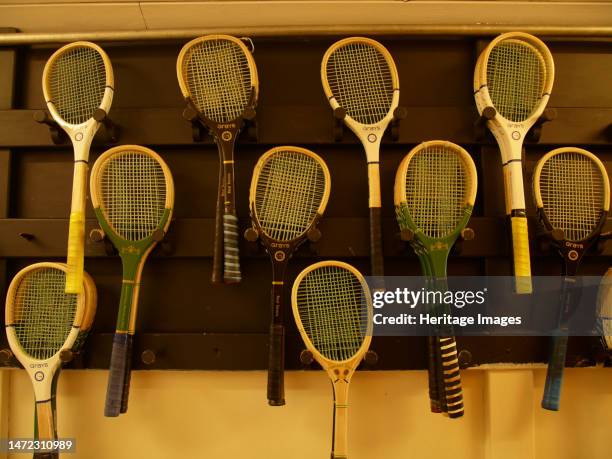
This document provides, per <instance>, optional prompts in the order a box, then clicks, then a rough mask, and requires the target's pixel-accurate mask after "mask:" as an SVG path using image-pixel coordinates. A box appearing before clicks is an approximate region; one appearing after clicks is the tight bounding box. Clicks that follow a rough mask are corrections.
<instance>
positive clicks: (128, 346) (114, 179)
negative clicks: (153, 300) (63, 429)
mask: <svg viewBox="0 0 612 459" xmlns="http://www.w3.org/2000/svg"><path fill="white" fill-rule="evenodd" d="M91 201H92V204H93V207H94V211H95V213H96V217H97V218H98V222H99V223H100V227H101V228H102V230H103V231H104V233H105V234H106V237H108V238H109V239H110V240H111V242H112V243H113V245H114V246H115V247H116V248H117V250H118V252H119V256H120V257H121V262H122V265H123V281H122V287H121V299H120V301H119V313H118V317H117V329H116V332H115V337H114V339H113V350H112V353H111V361H110V373H109V378H108V388H107V392H106V404H105V408H104V415H105V416H118V415H119V413H124V412H125V411H127V400H128V391H129V382H130V366H131V353H132V343H133V337H134V332H135V327H136V315H137V306H138V293H139V289H140V277H141V274H142V268H143V266H144V263H145V261H146V259H147V256H148V255H149V253H150V252H151V250H153V247H155V245H156V244H157V242H158V241H160V240H161V239H163V236H164V234H165V233H166V231H167V230H168V226H169V225H170V219H171V217H172V209H173V206H174V183H173V180H172V174H171V173H170V169H169V168H168V166H167V165H166V163H165V162H164V160H163V159H162V158H161V157H160V156H159V155H158V154H157V153H155V152H154V151H153V150H150V149H149V148H145V147H141V146H136V145H123V146H119V147H115V148H111V149H110V150H108V151H106V152H105V153H104V154H103V155H102V156H100V157H99V158H98V160H97V161H96V162H95V164H94V166H93V169H92V172H91Z"/></svg>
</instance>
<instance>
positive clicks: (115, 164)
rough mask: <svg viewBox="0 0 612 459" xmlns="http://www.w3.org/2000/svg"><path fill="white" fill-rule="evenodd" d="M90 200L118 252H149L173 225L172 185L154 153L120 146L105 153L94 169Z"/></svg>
mask: <svg viewBox="0 0 612 459" xmlns="http://www.w3.org/2000/svg"><path fill="white" fill-rule="evenodd" d="M90 188H91V201H92V204H93V206H94V210H95V211H96V216H97V217H98V220H99V222H100V224H101V226H102V229H103V230H104V232H105V233H106V235H107V236H109V237H110V238H111V240H112V241H113V243H114V244H115V246H116V247H117V249H118V250H119V253H120V254H123V253H124V252H126V251H127V252H128V253H130V252H132V253H134V251H135V250H138V251H139V252H140V253H144V249H148V248H150V246H151V244H152V243H153V242H154V237H155V236H156V235H159V232H162V233H165V232H166V231H167V229H168V226H169V225H170V218H171V216H172V210H173V206H174V182H173V180H172V174H171V173H170V169H169V168H168V166H167V165H166V163H165V162H164V160H163V159H162V158H161V157H160V156H159V155H158V154H157V153H155V152H154V151H153V150H151V149H149V148H145V147H141V146H137V145H122V146H119V147H115V148H111V149H110V150H108V151H106V152H105V153H104V154H102V156H100V157H99V158H98V160H97V161H96V162H95V164H94V166H93V169H92V171H91V186H90Z"/></svg>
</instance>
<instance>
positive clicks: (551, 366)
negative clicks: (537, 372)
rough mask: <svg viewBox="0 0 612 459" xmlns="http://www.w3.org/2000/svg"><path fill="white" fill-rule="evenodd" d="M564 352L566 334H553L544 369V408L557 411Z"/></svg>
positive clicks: (565, 350)
mask: <svg viewBox="0 0 612 459" xmlns="http://www.w3.org/2000/svg"><path fill="white" fill-rule="evenodd" d="M566 354H567V336H555V337H554V338H553V342H552V352H551V354H550V359H549V361H548V370H547V371H546V383H545V385H544V396H543V397H542V408H544V409H545V410H551V411H559V403H560V400H561V386H562V384H563V370H564V368H565V356H566Z"/></svg>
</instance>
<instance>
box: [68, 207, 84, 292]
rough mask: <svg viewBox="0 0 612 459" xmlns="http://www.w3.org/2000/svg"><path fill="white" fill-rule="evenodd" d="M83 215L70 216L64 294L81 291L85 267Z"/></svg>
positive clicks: (74, 213)
mask: <svg viewBox="0 0 612 459" xmlns="http://www.w3.org/2000/svg"><path fill="white" fill-rule="evenodd" d="M84 245H85V215H84V214H83V212H72V213H71V214H70V225H69V227H68V260H67V264H68V272H67V273H66V293H81V291H82V290H83V269H84V265H85V247H84Z"/></svg>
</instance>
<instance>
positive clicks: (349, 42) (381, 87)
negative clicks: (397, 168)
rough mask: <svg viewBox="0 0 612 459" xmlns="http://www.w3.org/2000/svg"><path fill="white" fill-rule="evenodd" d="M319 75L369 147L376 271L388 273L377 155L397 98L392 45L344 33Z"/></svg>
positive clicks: (376, 273)
mask: <svg viewBox="0 0 612 459" xmlns="http://www.w3.org/2000/svg"><path fill="white" fill-rule="evenodd" d="M321 81H322V83H323V90H324V91H325V95H326V96H327V98H328V100H329V103H330V105H331V107H332V108H333V109H334V110H336V109H337V108H338V107H340V108H342V109H343V110H344V112H345V113H346V116H345V117H344V123H345V124H346V125H347V126H348V127H349V128H350V129H351V131H353V132H354V133H355V135H356V136H357V137H358V138H359V140H360V141H361V143H362V144H363V147H364V149H365V153H366V160H367V163H368V187H369V207H370V255H371V257H372V275H373V276H384V261H383V248H382V237H381V236H382V234H381V222H380V218H381V214H380V212H381V210H380V209H381V199H380V164H379V161H380V159H379V157H380V142H381V140H382V137H383V134H384V132H385V129H387V126H388V125H389V123H390V122H391V120H392V119H393V112H394V110H395V109H396V108H397V106H398V103H399V77H398V74H397V69H396V67H395V63H394V62H393V57H392V56H391V54H390V53H389V51H387V49H386V48H385V47H384V46H383V45H381V44H380V43H378V42H377V41H374V40H371V39H369V38H362V37H352V38H345V39H344V40H340V41H338V42H336V43H334V44H333V45H332V46H331V47H330V48H329V49H328V50H327V52H326V53H325V55H324V56H323V62H322V63H321Z"/></svg>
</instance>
